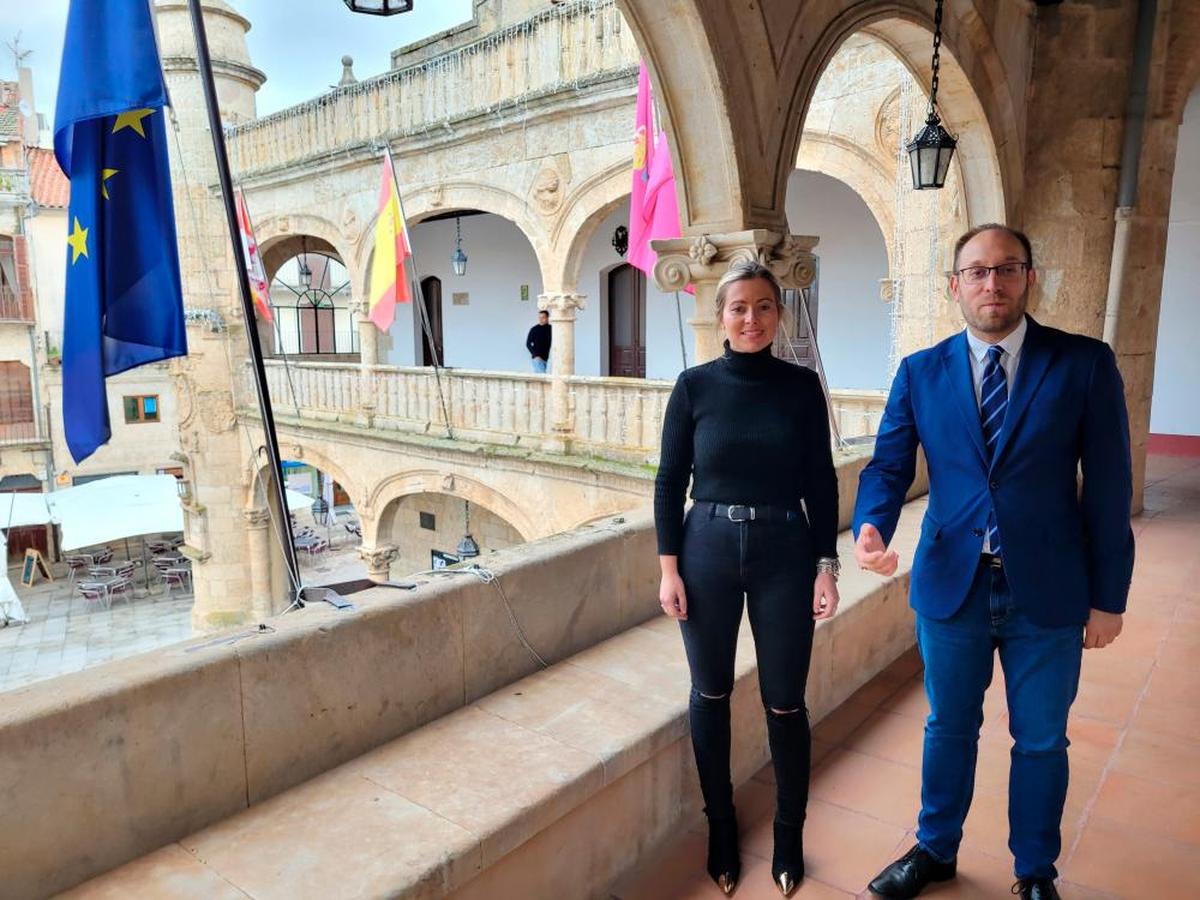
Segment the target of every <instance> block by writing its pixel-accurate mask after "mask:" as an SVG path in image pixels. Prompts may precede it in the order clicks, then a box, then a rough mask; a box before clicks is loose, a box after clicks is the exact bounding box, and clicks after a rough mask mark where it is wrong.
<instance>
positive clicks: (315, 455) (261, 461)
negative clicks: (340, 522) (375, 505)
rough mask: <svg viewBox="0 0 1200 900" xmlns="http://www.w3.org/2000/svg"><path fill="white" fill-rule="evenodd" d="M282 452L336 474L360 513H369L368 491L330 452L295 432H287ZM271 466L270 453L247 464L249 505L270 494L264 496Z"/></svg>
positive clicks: (256, 456)
mask: <svg viewBox="0 0 1200 900" xmlns="http://www.w3.org/2000/svg"><path fill="white" fill-rule="evenodd" d="M279 452H280V453H281V454H282V455H283V458H284V459H294V460H298V461H300V462H305V463H308V464H309V465H311V466H313V467H315V468H317V469H320V470H321V471H322V472H325V473H327V474H329V475H331V476H333V480H334V481H336V482H337V483H338V484H340V485H341V486H342V488H343V489H344V490H345V491H346V493H347V494H349V495H350V502H351V504H352V505H353V506H354V509H355V511H356V512H358V513H359V516H360V517H365V515H366V513H365V504H364V498H365V496H366V492H365V491H364V490H363V488H362V485H361V484H359V482H358V481H357V480H356V479H354V478H351V477H350V475H349V473H347V471H346V469H345V468H344V467H343V466H342V465H341V464H340V463H337V462H335V461H334V460H333V459H332V458H331V457H330V456H328V455H327V454H325V453H324V452H323V451H321V450H319V449H317V448H316V447H315V446H313V445H312V444H311V443H309V442H307V441H300V440H297V438H296V437H295V436H294V435H287V436H285V437H284V438H282V439H281V440H280V442H279ZM267 466H268V463H267V459H266V454H265V453H264V454H262V455H261V456H259V455H258V454H255V455H253V456H251V457H250V459H249V460H248V462H247V464H246V472H245V484H246V486H247V490H246V504H245V505H246V508H247V509H255V508H260V507H261V506H262V505H263V503H264V502H265V500H266V498H265V497H264V496H263V493H262V487H263V481H262V476H263V473H264V472H265V471H266V469H267Z"/></svg>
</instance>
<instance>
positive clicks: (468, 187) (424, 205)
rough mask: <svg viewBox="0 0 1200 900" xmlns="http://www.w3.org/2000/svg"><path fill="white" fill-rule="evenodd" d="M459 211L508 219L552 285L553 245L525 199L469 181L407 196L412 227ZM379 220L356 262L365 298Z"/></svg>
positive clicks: (368, 231) (545, 281)
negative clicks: (427, 219)
mask: <svg viewBox="0 0 1200 900" xmlns="http://www.w3.org/2000/svg"><path fill="white" fill-rule="evenodd" d="M456 209H477V210H479V211H481V212H485V213H491V214H492V215H495V216H499V217H500V218H502V219H507V220H508V221H509V222H511V223H512V224H513V225H515V226H516V227H517V228H518V230H520V232H521V234H523V235H524V236H525V239H526V240H527V241H529V245H530V246H531V247H532V248H533V252H534V255H535V256H536V257H537V261H538V269H539V270H540V271H541V274H542V283H543V285H546V284H549V283H550V282H549V280H548V279H549V277H550V276H551V273H552V270H553V266H552V265H551V264H550V259H551V252H550V241H549V238H548V237H547V235H546V230H545V228H544V226H543V225H542V224H541V223H540V222H539V221H538V220H537V219H536V218H535V217H534V216H533V215H532V213H531V211H530V207H529V204H528V203H527V202H526V200H525V198H524V197H520V196H518V195H517V194H515V193H513V192H511V191H508V190H506V189H504V188H501V187H497V186H495V185H490V184H484V183H480V182H468V181H460V182H444V183H438V184H435V185H431V186H428V187H423V188H417V189H416V190H414V191H412V193H407V194H405V196H404V213H405V215H406V216H407V219H408V224H409V225H410V226H412V225H416V224H419V223H420V222H421V221H422V220H424V219H426V218H429V217H430V216H435V215H439V214H441V213H446V212H452V211H453V210H456ZM377 218H378V213H376V214H375V215H373V216H372V217H371V220H370V221H369V222H368V223H367V225H366V227H365V228H364V229H363V238H362V240H361V241H360V242H359V245H358V248H357V250H356V260H357V262H358V264H359V267H358V269H357V271H358V272H359V274H360V278H361V285H362V291H363V293H364V295H365V293H366V290H367V288H366V279H367V276H368V274H369V272H370V265H371V255H372V253H373V251H374V238H373V232H374V228H375V220H376V219H377Z"/></svg>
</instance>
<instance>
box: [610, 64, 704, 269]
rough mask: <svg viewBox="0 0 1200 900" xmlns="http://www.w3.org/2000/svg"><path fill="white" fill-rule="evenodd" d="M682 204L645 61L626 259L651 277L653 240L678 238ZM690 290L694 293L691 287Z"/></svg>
mask: <svg viewBox="0 0 1200 900" xmlns="http://www.w3.org/2000/svg"><path fill="white" fill-rule="evenodd" d="M681 233H682V232H681V230H680V227H679V204H678V201H677V200H676V198H675V173H674V171H673V169H672V166H671V151H670V149H669V148H668V147H667V135H666V133H665V132H661V133H658V132H657V130H656V128H655V123H654V108H653V104H652V102H651V98H650V75H649V74H648V73H647V71H646V64H645V62H643V63H642V64H641V66H640V67H639V69H638V92H637V117H636V120H635V125H634V134H633V185H632V187H631V189H630V191H629V252H628V255H627V256H626V258H627V259H628V260H629V263H630V265H633V266H636V267H637V268H639V269H641V270H642V271H643V272H645V273H646V275H648V276H653V274H654V263H655V262H656V261H657V259H658V254H656V253H655V252H654V250H653V248H651V246H650V242H651V241H653V240H661V239H667V238H677V237H679V236H680V234H681ZM687 291H688V292H689V293H692V287H691V285H688V287H687Z"/></svg>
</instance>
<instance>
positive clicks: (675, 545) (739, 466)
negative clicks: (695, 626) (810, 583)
mask: <svg viewBox="0 0 1200 900" xmlns="http://www.w3.org/2000/svg"><path fill="white" fill-rule="evenodd" d="M689 478H691V479H692V499H693V500H698V501H710V502H714V503H739V504H747V505H751V506H753V505H754V504H766V505H769V506H776V507H780V508H782V509H799V508H800V501H801V499H803V500H804V508H805V510H806V511H807V513H808V521H809V529H810V531H811V534H812V542H813V550H814V552H815V553H816V555H817V556H837V525H838V489H837V473H836V471H835V470H834V468H833V452H832V450H831V448H830V440H829V419H828V414H827V412H826V408H825V395H824V392H823V391H822V390H821V382H820V380H819V379H818V377H817V375H816V373H815V372H813V371H811V370H809V369H805V368H802V367H800V366H794V365H792V364H790V363H786V362H783V361H782V360H779V359H776V358H775V357H774V356H772V355H771V350H770V348H769V347H768V348H767V349H765V350H762V351H760V352H758V353H737V352H734V351H733V350H730V349H729V343H728V342H726V344H725V355H724V356H721V357H719V358H717V359H714V360H713V361H712V362H709V363H705V364H704V365H700V366H695V367H694V368H691V369H687V370H685V371H684V372H683V373H682V374H680V376H679V379H678V380H677V381H676V382H675V389H674V390H673V391H671V399H670V401H669V402H668V403H667V412H666V415H665V416H664V418H663V433H662V454H661V458H660V461H659V465H658V477H657V478H656V479H655V481H654V521H655V526H656V528H657V530H658V552H659V554H660V555H662V556H678V555H679V548H680V545H681V543H682V541H683V504H684V498H685V495H686V493H687V485H688V479H689Z"/></svg>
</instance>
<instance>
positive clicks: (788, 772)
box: [679, 502, 816, 826]
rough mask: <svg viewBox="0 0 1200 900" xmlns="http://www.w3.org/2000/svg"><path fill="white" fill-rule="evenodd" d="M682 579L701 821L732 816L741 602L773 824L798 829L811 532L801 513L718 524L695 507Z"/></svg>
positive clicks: (806, 747) (804, 793)
mask: <svg viewBox="0 0 1200 900" xmlns="http://www.w3.org/2000/svg"><path fill="white" fill-rule="evenodd" d="M679 573H680V575H681V576H682V578H683V584H684V589H685V590H686V592H687V615H688V617H687V619H686V621H682V622H680V623H679V624H680V627H681V629H682V631H683V644H684V647H685V649H686V650H687V658H688V667H689V668H690V669H691V675H692V692H691V701H690V703H689V719H690V721H691V728H692V748H693V750H694V751H695V753H696V768H697V770H698V772H699V775H700V790H701V792H702V793H703V795H704V806H705V812H707V813H708V815H709V817H710V818H718V819H719V818H726V817H728V816H731V815H733V787H732V785H731V783H730V772H729V745H730V726H729V696H730V693H731V692H732V691H733V671H734V666H733V664H734V653H735V651H736V649H737V635H738V626H739V625H740V624H741V619H742V597H743V595H745V597H746V603H747V605H748V608H749V613H750V628H751V631H752V632H753V633H754V644H755V649H756V651H757V655H758V680H759V690H760V693H761V694H762V702H763V706H764V707H765V708H766V715H767V738H768V740H769V742H770V745H771V760H772V762H773V763H774V766H775V783H776V790H777V797H778V801H777V813H776V817H777V818H778V819H779V821H781V822H784V823H786V824H788V825H794V826H800V825H802V824H803V823H804V814H805V808H806V807H807V805H808V780H809V766H810V760H811V755H812V744H811V735H810V733H809V724H808V710H807V709H806V708H805V705H804V688H805V685H806V683H807V681H808V665H809V660H810V658H811V656H812V642H813V629H814V627H815V622H814V621H813V614H812V593H813V581H814V579H815V577H816V565H815V560H814V558H813V550H812V543H811V541H810V539H809V533H808V523H807V521H805V519H804V516H803V514H802V513H801V514H800V515H799V516H798V517H797V520H796V521H793V522H765V521H755V522H741V523H737V522H731V521H729V519H728V518H727V517H725V516H717V515H715V514H714V510H713V504H711V503H707V502H697V503H696V504H695V505H694V506H693V507H692V509H691V510H690V511H689V512H688V516H687V522H686V523H685V525H684V536H683V546H682V548H681V551H680V556H679ZM777 710H778V711H781V712H777Z"/></svg>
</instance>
